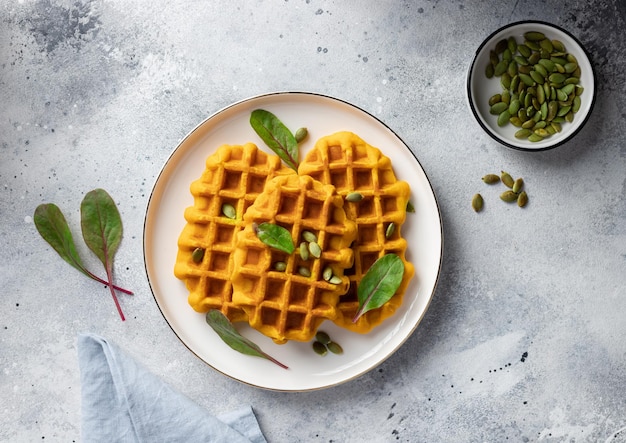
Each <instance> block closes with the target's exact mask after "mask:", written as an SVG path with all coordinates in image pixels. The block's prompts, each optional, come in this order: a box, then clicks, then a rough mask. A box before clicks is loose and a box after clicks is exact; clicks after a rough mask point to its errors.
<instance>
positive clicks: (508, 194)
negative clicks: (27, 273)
mask: <svg viewBox="0 0 626 443" xmlns="http://www.w3.org/2000/svg"><path fill="white" fill-rule="evenodd" d="M500 199H501V200H502V201H505V202H507V203H511V202H514V201H516V200H517V194H516V193H515V192H513V191H511V190H508V191H504V192H503V193H502V194H500Z"/></svg>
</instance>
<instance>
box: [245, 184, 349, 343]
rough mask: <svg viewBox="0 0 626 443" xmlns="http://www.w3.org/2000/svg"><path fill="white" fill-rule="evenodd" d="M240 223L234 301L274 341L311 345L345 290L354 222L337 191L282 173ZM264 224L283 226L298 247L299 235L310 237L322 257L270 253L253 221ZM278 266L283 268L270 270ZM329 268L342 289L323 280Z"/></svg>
mask: <svg viewBox="0 0 626 443" xmlns="http://www.w3.org/2000/svg"><path fill="white" fill-rule="evenodd" d="M244 222H245V224H246V227H245V229H244V230H243V231H241V232H240V233H239V234H238V235H237V248H236V249H235V252H234V273H233V303H234V304H235V305H236V306H238V307H240V308H241V309H243V311H244V312H245V313H246V314H247V315H248V322H249V323H250V326H252V327H253V328H254V329H257V330H258V331H260V332H261V333H263V334H265V335H266V336H268V337H271V338H272V339H273V340H274V341H275V342H276V343H285V342H286V341H287V340H297V341H308V340H311V339H312V338H313V336H314V335H315V333H316V331H317V329H318V327H319V325H320V324H321V323H322V322H323V321H324V320H327V319H329V320H333V319H334V318H335V317H336V316H337V310H336V305H337V301H338V299H339V297H340V295H341V294H344V293H345V292H346V290H347V289H348V286H349V280H348V278H347V277H345V276H344V270H345V269H347V268H350V267H351V266H352V262H353V254H352V250H351V249H350V244H351V243H352V242H353V241H354V239H355V237H356V225H355V224H354V222H352V221H350V220H349V219H348V218H347V217H346V213H345V211H344V209H343V198H342V197H341V196H339V195H338V194H337V193H336V191H335V188H334V186H332V185H323V184H322V183H320V182H318V181H316V180H313V179H312V178H311V177H308V176H298V175H295V174H294V175H285V176H280V177H276V178H274V179H272V180H271V181H269V182H268V183H267V185H266V187H265V191H264V192H263V193H262V194H260V195H259V196H258V198H257V199H256V201H255V202H254V204H253V205H252V206H250V207H249V208H248V210H247V211H246V213H245V215H244ZM264 222H267V223H273V224H276V225H279V226H282V227H283V228H285V229H287V230H288V231H289V232H290V233H291V237H292V239H293V241H294V244H295V245H299V244H300V242H301V241H302V239H303V232H304V231H309V232H311V233H313V234H314V235H315V236H316V237H317V244H318V245H319V246H320V247H321V250H322V252H321V256H320V257H319V258H315V257H308V259H305V258H306V257H304V258H303V257H302V256H300V254H299V253H298V252H297V251H296V252H294V253H292V254H287V253H285V252H281V251H279V250H277V249H273V248H270V247H269V246H267V245H265V244H264V243H263V242H261V240H259V238H258V237H257V235H256V232H255V224H256V225H260V224H261V223H264ZM306 236H307V237H308V235H306ZM279 262H280V263H282V264H284V266H283V267H284V270H281V271H277V270H275V265H276V263H279ZM327 267H330V268H331V269H332V271H333V274H334V276H336V277H339V279H340V280H341V281H340V283H339V284H333V283H330V282H328V281H326V280H325V279H324V278H323V271H324V269H325V268H327ZM301 268H305V269H307V270H308V272H304V271H302V270H301ZM309 273H310V276H309V275H308V274H309Z"/></svg>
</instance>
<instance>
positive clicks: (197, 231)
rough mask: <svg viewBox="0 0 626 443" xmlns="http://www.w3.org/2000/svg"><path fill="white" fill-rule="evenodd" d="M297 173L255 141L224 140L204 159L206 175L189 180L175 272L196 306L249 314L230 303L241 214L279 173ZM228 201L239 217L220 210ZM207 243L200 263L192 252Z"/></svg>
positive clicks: (239, 316)
mask: <svg viewBox="0 0 626 443" xmlns="http://www.w3.org/2000/svg"><path fill="white" fill-rule="evenodd" d="M281 174H290V175H294V176H295V173H294V171H293V170H292V169H289V168H287V167H285V166H283V165H282V163H281V161H280V158H279V157H278V156H276V155H268V154H266V153H264V152H263V151H261V150H259V149H258V148H257V147H256V146H255V145H254V144H252V143H248V144H245V145H243V146H239V145H236V146H231V145H223V146H221V147H220V148H219V149H218V150H217V151H216V152H215V153H214V154H212V155H211V156H209V157H208V158H207V160H206V168H205V170H204V172H203V173H202V176H201V177H200V178H199V179H198V180H196V181H194V182H193V183H192V184H191V188H190V190H191V194H192V195H193V198H194V204H193V206H190V207H188V208H187V209H186V210H185V220H186V221H187V224H186V225H185V227H184V228H183V231H182V233H181V234H180V236H179V239H178V255H177V257H176V264H175V267H174V274H175V275H176V277H177V278H179V279H181V280H183V281H184V282H185V285H186V287H187V289H188V291H189V297H188V301H189V304H190V305H191V307H192V308H193V309H194V310H196V311H197V312H203V313H204V312H208V311H209V310H210V309H219V310H221V311H222V313H224V315H226V316H227V317H228V318H229V319H230V320H231V321H233V322H237V321H244V320H246V315H245V313H244V312H243V311H242V310H241V309H239V308H237V307H235V306H233V304H232V283H231V276H232V271H233V250H234V249H235V242H236V234H237V233H238V232H239V231H241V230H242V229H243V227H244V222H243V214H244V212H245V211H246V210H247V209H248V207H249V206H250V205H251V204H252V203H253V202H254V200H255V199H256V198H257V197H258V196H259V194H260V193H261V192H262V191H263V189H264V187H265V183H266V182H267V181H268V180H269V179H271V178H272V177H274V176H276V175H281ZM224 204H229V205H232V206H233V207H234V208H235V209H236V218H235V219H230V218H228V217H226V216H225V215H224V214H223V213H222V208H223V205H224ZM196 248H201V249H204V257H203V258H202V260H201V262H199V263H196V262H195V261H194V260H193V258H192V254H193V251H194V250H195V249H196Z"/></svg>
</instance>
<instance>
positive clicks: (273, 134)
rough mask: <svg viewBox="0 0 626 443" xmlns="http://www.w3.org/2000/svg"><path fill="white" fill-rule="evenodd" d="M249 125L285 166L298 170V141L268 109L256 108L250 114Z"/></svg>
mask: <svg viewBox="0 0 626 443" xmlns="http://www.w3.org/2000/svg"><path fill="white" fill-rule="evenodd" d="M250 125H251V126H252V129H254V131H255V132H256V133H257V134H258V135H259V137H261V140H263V141H264V142H265V144H266V145H267V146H269V147H270V149H271V150H272V151H274V152H275V153H276V155H278V156H279V157H280V158H281V159H282V160H283V161H284V162H285V163H286V164H287V166H289V167H290V168H292V169H294V170H295V171H297V170H298V162H299V159H298V156H299V155H298V142H297V141H296V137H295V136H294V135H293V134H292V133H291V131H290V130H289V129H288V128H287V127H286V126H285V125H284V124H283V123H282V122H281V121H280V120H279V119H278V117H276V116H275V115H274V114H272V113H271V112H269V111H265V110H263V109H256V110H254V111H252V114H251V115H250Z"/></svg>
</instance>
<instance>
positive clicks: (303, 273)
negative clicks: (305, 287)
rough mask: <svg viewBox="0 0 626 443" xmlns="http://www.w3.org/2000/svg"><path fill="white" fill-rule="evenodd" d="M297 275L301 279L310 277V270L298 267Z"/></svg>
mask: <svg viewBox="0 0 626 443" xmlns="http://www.w3.org/2000/svg"><path fill="white" fill-rule="evenodd" d="M298 274H300V275H301V276H303V277H310V276H311V270H310V269H309V268H307V267H305V266H300V267H298Z"/></svg>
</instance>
